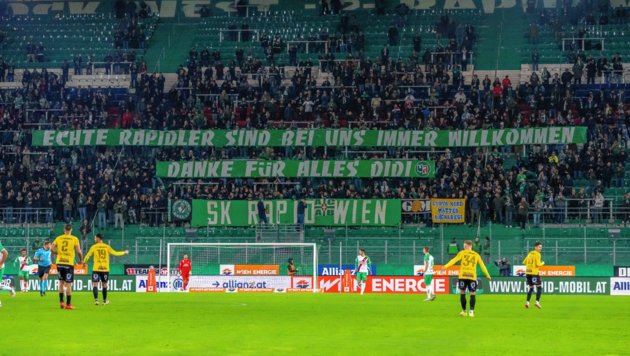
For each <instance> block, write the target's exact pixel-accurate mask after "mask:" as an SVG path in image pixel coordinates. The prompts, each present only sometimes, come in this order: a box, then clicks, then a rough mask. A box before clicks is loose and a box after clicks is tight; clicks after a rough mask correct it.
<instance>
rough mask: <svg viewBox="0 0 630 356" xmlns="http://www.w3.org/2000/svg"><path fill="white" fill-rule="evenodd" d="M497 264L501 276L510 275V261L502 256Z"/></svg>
mask: <svg viewBox="0 0 630 356" xmlns="http://www.w3.org/2000/svg"><path fill="white" fill-rule="evenodd" d="M498 265H499V272H500V273H501V276H502V277H510V275H512V266H511V265H510V262H508V260H507V258H505V257H504V258H503V259H502V260H501V261H500V263H498Z"/></svg>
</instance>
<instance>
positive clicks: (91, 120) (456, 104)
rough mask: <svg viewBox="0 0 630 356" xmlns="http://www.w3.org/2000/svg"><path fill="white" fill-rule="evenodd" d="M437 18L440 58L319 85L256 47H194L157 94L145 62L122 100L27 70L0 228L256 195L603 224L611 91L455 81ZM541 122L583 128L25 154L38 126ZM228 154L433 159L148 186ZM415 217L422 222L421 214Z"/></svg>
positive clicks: (446, 26)
mask: <svg viewBox="0 0 630 356" xmlns="http://www.w3.org/2000/svg"><path fill="white" fill-rule="evenodd" d="M443 20H444V21H443ZM443 20H441V23H442V25H441V26H442V29H443V34H444V35H445V36H448V37H449V38H450V37H451V35H452V37H453V38H452V39H451V40H450V44H449V46H451V47H450V48H447V49H443V50H442V49H439V50H437V51H435V52H437V53H433V52H431V51H428V50H427V52H426V53H425V56H423V58H420V57H419V55H418V52H419V51H416V52H414V54H413V55H412V56H411V57H410V58H408V60H407V61H406V62H405V61H403V60H402V59H398V60H397V61H394V60H393V59H392V58H391V56H390V55H389V52H388V51H387V47H385V48H384V51H383V52H382V55H381V56H379V57H377V58H374V59H371V58H365V57H364V56H362V53H361V49H357V55H356V56H353V58H347V59H346V60H344V61H343V62H335V64H334V65H333V66H331V67H328V68H327V70H326V71H325V72H324V73H323V74H320V75H321V76H323V80H324V81H323V82H321V83H320V82H318V81H317V80H316V77H315V76H316V72H315V69H316V67H315V66H314V65H313V64H312V63H309V61H306V62H302V61H299V62H298V63H296V64H297V66H296V67H297V68H296V70H295V71H294V72H293V74H292V75H286V77H285V67H284V66H282V65H279V66H278V67H276V66H275V65H274V63H271V64H269V65H265V64H264V62H263V61H264V59H262V58H264V52H263V51H262V50H261V51H260V52H259V51H257V50H252V49H251V48H250V49H248V52H247V54H245V53H244V51H243V50H242V48H240V47H239V48H237V52H236V53H235V60H230V62H229V65H228V66H227V67H224V66H223V64H222V63H221V61H222V59H221V54H220V53H218V51H216V50H213V49H211V48H208V49H203V50H202V51H201V53H197V50H196V49H192V50H191V52H190V53H189V61H188V63H187V66H186V67H184V66H183V65H182V66H180V68H179V70H178V71H177V74H178V82H177V84H176V88H173V89H169V88H166V89H165V88H164V82H165V81H164V77H163V75H161V74H157V73H151V74H149V73H148V72H147V71H146V65H143V67H144V69H143V70H138V77H137V83H134V85H133V86H134V88H135V89H136V90H135V94H129V95H127V96H126V98H125V100H124V101H122V102H119V101H118V100H116V99H115V93H114V91H113V90H111V89H100V88H91V87H88V88H80V87H79V88H66V87H65V80H64V78H63V75H62V76H61V77H60V76H58V75H57V74H55V73H51V72H48V71H46V70H45V69H44V70H42V71H41V72H38V71H37V70H34V71H33V72H29V75H27V76H25V77H26V79H23V84H24V86H23V88H21V89H18V90H5V91H3V92H1V98H0V102H1V104H0V130H2V131H3V134H2V143H3V146H2V159H1V160H0V185H1V186H0V194H1V195H0V208H4V209H6V210H5V211H7V212H8V211H9V209H10V210H11V211H16V212H17V210H16V209H24V210H20V212H24V213H23V214H22V213H20V214H17V213H15V214H13V213H11V214H10V215H9V214H8V213H7V214H5V216H4V217H3V219H4V220H5V221H6V220H9V221H8V222H16V220H19V222H30V221H33V219H40V218H42V216H41V215H36V214H34V211H35V210H33V209H36V208H51V209H50V210H47V211H46V212H45V213H44V215H43V219H44V220H45V221H48V222H49V221H61V220H64V221H69V220H81V221H84V220H88V221H91V220H92V219H96V221H97V225H98V226H99V227H101V228H105V227H106V226H110V227H111V226H112V225H114V226H118V225H120V224H119V223H121V224H122V223H123V221H122V220H123V219H124V220H125V221H126V222H127V223H136V222H138V221H140V220H141V219H143V218H144V219H146V220H145V221H149V222H150V223H151V224H158V225H159V224H160V223H161V222H162V215H161V214H159V213H158V212H163V211H165V210H166V208H167V207H168V202H169V200H170V199H180V198H199V199H216V200H235V199H236V200H258V199H259V197H260V196H263V198H264V199H280V198H285V199H293V198H295V199H299V198H302V197H306V198H315V197H317V198H385V199H389V198H397V199H430V198H433V197H439V198H449V197H451V198H463V199H466V223H467V224H470V225H471V226H473V224H475V223H481V224H486V223H488V222H489V221H494V222H495V223H498V224H504V225H505V226H508V227H510V226H519V227H521V228H523V227H524V226H525V222H526V221H527V216H528V214H529V212H534V213H535V214H534V225H533V226H534V227H537V226H539V224H540V219H541V216H540V215H538V218H537V219H536V213H539V214H545V215H542V219H548V220H549V219H553V221H555V222H558V223H562V222H563V221H564V220H563V219H564V213H563V212H564V208H565V207H567V206H568V207H576V208H584V209H582V210H579V209H578V210H575V212H573V211H572V212H571V213H572V214H573V213H575V214H586V208H588V207H589V206H591V208H592V209H590V210H589V211H591V212H592V213H593V214H594V215H593V218H594V219H596V221H599V220H601V219H602V212H603V209H604V208H605V204H604V198H603V194H604V193H606V191H607V190H608V189H612V188H614V187H624V186H625V181H624V177H625V164H626V149H625V148H626V147H627V142H628V131H627V122H626V121H627V115H626V107H625V98H624V91H623V90H619V89H617V88H615V87H612V86H601V87H599V88H598V89H592V90H591V91H590V92H586V91H585V89H584V88H585V87H583V86H582V85H581V84H580V83H575V82H574V81H572V80H571V79H568V80H567V78H565V76H564V75H563V76H562V77H559V78H551V77H550V76H549V75H545V74H544V73H545V72H546V71H545V70H543V75H541V77H538V75H537V74H536V73H534V74H532V77H531V78H530V82H528V83H526V84H523V85H518V84H513V83H512V82H511V80H510V78H509V77H505V78H503V79H502V80H500V79H499V78H495V79H494V80H491V79H490V78H488V77H487V76H486V77H485V78H483V80H480V78H477V76H473V78H472V80H471V81H470V82H469V83H467V82H466V80H465V79H464V76H463V75H461V73H459V74H458V75H455V73H457V68H458V67H460V65H459V64H457V63H455V64H453V63H452V62H449V58H451V56H450V55H445V53H449V51H451V53H453V52H458V53H461V52H464V51H465V50H464V47H465V43H466V41H470V40H471V38H473V41H474V28H472V26H463V25H458V26H452V25H451V21H450V20H448V19H443ZM460 29H461V30H460ZM452 30H453V31H452ZM359 34H360V32H359ZM470 35H472V36H470ZM460 40H461V41H460ZM420 42H421V41H418V45H419V43H420ZM460 42H461V43H460ZM415 43H416V42H415V41H414V45H415ZM267 44H268V45H269V44H270V43H269V42H267ZM261 48H264V46H262V45H261ZM268 48H269V47H268ZM459 48H461V50H459ZM350 52H354V50H351V51H350ZM441 52H444V53H441ZM427 53H428V54H427ZM322 55H328V54H323V53H322ZM348 55H349V56H350V53H349V54H348ZM261 57H262V58H261ZM421 60H422V62H421ZM211 64H212V65H211ZM322 69H323V68H322ZM449 71H452V73H453V78H452V79H451V77H450V76H449V74H448V73H449ZM328 73H330V74H328ZM547 73H548V72H547ZM329 76H330V77H329ZM23 78H24V77H23ZM331 81H332V82H334V84H333V83H331ZM252 82H253V83H252ZM111 107H117V108H118V109H119V113H120V114H119V115H118V116H117V117H109V114H108V112H109V109H110V108H111ZM31 109H38V110H43V109H55V110H58V111H50V112H49V115H44V114H42V113H41V112H34V113H31V112H29V113H28V115H27V111H26V110H31ZM546 126H583V127H585V128H586V129H587V132H588V135H587V136H588V142H587V143H585V144H567V145H531V146H530V147H524V146H511V147H510V146H503V147H493V148H492V149H491V150H490V149H478V148H455V149H452V150H451V149H447V148H446V149H445V148H437V149H428V150H427V151H426V152H418V150H415V151H414V152H411V151H410V150H408V149H406V148H399V147H368V148H360V149H357V148H350V149H348V150H346V149H345V148H337V147H305V148H293V147H237V146H228V147H224V148H215V147H212V148H198V147H197V148H195V147H175V148H156V147H124V148H121V147H91V146H87V147H81V146H77V147H64V148H47V149H42V148H37V147H32V146H31V145H30V143H31V131H30V130H31V129H33V128H36V127H41V128H52V129H58V130H62V129H69V130H72V129H80V128H105V127H121V128H148V129H158V130H180V129H183V130H189V129H212V128H218V129H232V130H239V129H240V130H248V129H253V128H259V129H282V130H299V129H304V128H333V129H340V128H346V127H351V128H360V129H366V130H367V129H369V130H471V129H487V128H524V127H546ZM523 152H525V155H523ZM508 156H510V157H511V159H516V163H515V164H514V165H510V166H506V165H505V164H504V162H505V160H506V158H507V157H508ZM232 158H249V159H258V160H278V159H281V160H286V159H297V160H307V159H318V160H331V159H341V158H344V159H374V160H380V159H391V158H397V159H430V160H433V161H435V162H436V174H435V178H434V179H431V180H426V179H411V178H389V179H383V178H380V179H372V178H352V179H331V180H328V179H317V178H305V179H285V178H275V179H264V178H261V179H241V178H235V179H202V180H183V181H178V182H175V180H167V179H160V178H157V177H156V176H155V162H156V161H158V160H159V161H171V160H178V161H179V160H222V159H232ZM577 180H586V181H588V185H587V187H586V188H584V189H579V188H575V181H577ZM629 200H630V198H629ZM628 206H629V207H630V203H628ZM549 214H551V215H549ZM117 217H122V219H117ZM149 219H150V220H149ZM423 219H424V220H425V221H426V222H427V223H428V224H430V223H431V222H430V220H429V219H428V214H426V215H425V216H423ZM627 220H630V219H627ZM517 222H518V225H517Z"/></svg>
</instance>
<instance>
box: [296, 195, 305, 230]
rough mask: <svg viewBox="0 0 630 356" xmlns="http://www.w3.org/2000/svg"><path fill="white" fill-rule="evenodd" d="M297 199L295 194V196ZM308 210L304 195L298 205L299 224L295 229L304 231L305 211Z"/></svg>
mask: <svg viewBox="0 0 630 356" xmlns="http://www.w3.org/2000/svg"><path fill="white" fill-rule="evenodd" d="M293 199H294V200H295V195H294V196H293ZM305 210H306V199H304V197H302V199H300V202H299V203H298V207H297V225H296V226H295V231H302V229H303V228H304V211H305Z"/></svg>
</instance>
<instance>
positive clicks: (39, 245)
mask: <svg viewBox="0 0 630 356" xmlns="http://www.w3.org/2000/svg"><path fill="white" fill-rule="evenodd" d="M42 247H44V242H43V241H41V240H40V239H39V237H35V241H33V243H32V244H31V249H32V250H33V251H37V250H39V249H40V248H42Z"/></svg>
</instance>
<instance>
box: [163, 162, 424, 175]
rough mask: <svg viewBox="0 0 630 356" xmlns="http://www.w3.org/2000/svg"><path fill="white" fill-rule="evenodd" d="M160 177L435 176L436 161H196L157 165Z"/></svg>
mask: <svg viewBox="0 0 630 356" xmlns="http://www.w3.org/2000/svg"><path fill="white" fill-rule="evenodd" d="M157 176H158V177H164V178H219V177H221V178H270V177H274V178H275V177H287V178H304V177H316V178H320V177H321V178H327V177H330V178H352V177H362V178H367V177H410V178H431V177H433V176H435V162H432V161H413V160H383V161H358V160H357V161H349V160H348V161H346V160H339V161H295V160H289V161H262V160H261V161H254V160H250V161H244V160H222V161H195V162H192V161H191V162H157Z"/></svg>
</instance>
